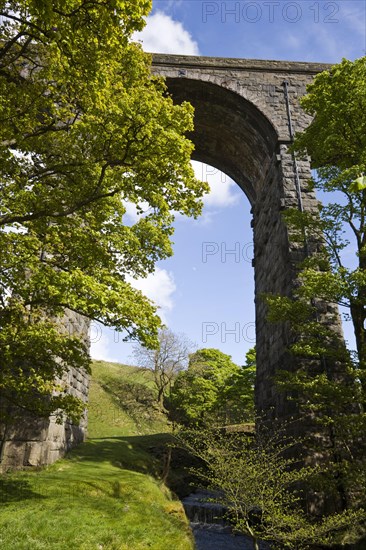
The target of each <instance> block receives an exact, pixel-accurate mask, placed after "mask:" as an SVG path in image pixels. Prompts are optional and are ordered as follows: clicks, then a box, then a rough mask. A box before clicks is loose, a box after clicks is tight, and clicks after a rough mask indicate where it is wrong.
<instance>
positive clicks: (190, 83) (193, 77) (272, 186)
mask: <svg viewBox="0 0 366 550" xmlns="http://www.w3.org/2000/svg"><path fill="white" fill-rule="evenodd" d="M325 68H327V66H325V65H322V66H319V65H316V64H306V63H290V62H270V61H268V62H267V61H258V60H240V59H231V60H230V59H218V58H200V57H184V56H170V55H156V56H154V59H153V71H154V72H155V73H156V74H160V75H162V76H164V77H165V78H166V82H167V86H168V91H169V93H171V95H172V97H173V100H174V101H176V102H178V103H180V102H182V101H184V100H186V101H189V102H190V103H192V105H193V106H194V108H195V130H194V132H193V133H192V134H191V135H190V136H189V137H190V138H191V139H192V141H193V143H194V144H195V152H194V154H193V158H194V159H195V160H199V161H202V162H206V163H208V164H210V165H212V166H214V167H216V168H218V169H220V170H222V171H223V172H225V173H226V174H227V175H229V176H230V177H231V178H232V179H233V180H234V181H236V183H237V184H238V185H239V186H240V187H241V189H242V190H243V191H244V192H245V194H246V195H247V197H248V199H249V201H250V203H251V206H252V209H251V212H252V215H253V219H252V227H253V239H254V261H253V263H254V271H255V311H256V342H257V379H256V404H257V408H258V409H259V411H262V412H265V414H266V415H267V416H268V414H270V416H272V415H273V416H274V417H280V418H286V417H288V416H289V415H291V413H292V409H293V403H291V402H289V401H288V400H287V399H286V395H284V394H283V393H279V392H278V391H277V389H276V385H275V382H274V375H275V374H276V372H277V370H279V369H288V370H292V369H293V368H295V363H296V359H295V358H294V357H293V356H291V355H290V354H289V352H288V345H289V343H290V342H291V339H292V334H291V331H290V328H289V326H288V324H285V323H284V324H276V325H273V324H270V323H269V322H268V320H267V309H266V306H265V303H264V301H263V297H262V296H263V294H267V293H270V294H281V295H291V293H292V291H293V289H294V286H295V285H296V284H297V275H298V270H299V263H300V262H301V261H302V260H303V259H304V254H305V251H304V249H303V247H302V246H299V244H298V243H297V242H292V240H291V235H290V234H289V232H288V229H287V227H286V225H285V223H284V220H283V216H282V212H283V211H284V210H286V209H287V208H290V207H298V206H299V205H300V204H301V207H302V208H303V209H304V210H307V211H311V210H317V207H318V201H317V199H316V197H315V195H314V193H313V192H312V191H311V190H309V189H308V185H307V182H308V180H309V179H310V177H311V172H310V159H308V160H302V161H294V158H293V156H292V154H291V153H290V152H289V151H288V146H289V144H290V143H291V135H292V132H293V131H297V130H301V129H302V128H304V127H305V126H306V125H307V124H308V123H309V118H308V117H307V116H306V115H305V113H304V112H303V111H302V109H301V107H300V103H299V98H300V97H301V95H303V93H304V92H305V87H306V84H307V83H309V82H311V80H312V78H313V76H314V74H316V73H317V72H319V71H320V70H324V69H325ZM238 237H239V238H240V236H238ZM325 309H326V314H325V315H324V316H323V317H322V319H321V321H324V322H326V323H327V325H328V326H329V325H330V324H333V326H334V329H335V330H336V331H337V332H338V333H339V332H340V333H341V325H340V319H339V315H338V310H337V307H336V306H334V305H332V304H327V307H326V308H325ZM269 411H271V412H270V413H269Z"/></svg>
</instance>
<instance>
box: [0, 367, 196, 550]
mask: <svg viewBox="0 0 366 550" xmlns="http://www.w3.org/2000/svg"><path fill="white" fill-rule="evenodd" d="M127 390H129V391H127ZM126 392H127V393H126ZM152 397H153V384H152V380H151V377H150V376H149V373H145V372H143V371H141V370H140V369H135V368H133V367H124V366H120V365H116V364H106V363H102V362H96V363H95V365H94V367H93V382H92V387H91V392H90V407H89V426H90V430H89V440H88V441H87V442H86V443H85V444H83V445H81V446H80V447H78V448H77V449H75V450H74V451H73V452H72V453H70V454H69V455H68V456H67V457H66V458H65V459H63V460H61V461H58V462H57V463H55V464H53V465H52V466H50V467H48V468H45V469H42V470H39V471H37V472H34V471H33V472H18V473H13V474H7V475H5V476H3V477H2V478H0V479H1V498H0V502H1V514H0V547H1V548H2V549H4V550H15V549H17V550H18V549H19V550H30V549H32V550H41V549H42V550H43V549H47V550H49V549H52V550H71V549H72V550H74V549H75V550H76V549H80V550H93V549H96V550H140V549H141V550H145V549H148V548H149V549H155V550H165V549H167V550H168V549H170V548H174V549H175V550H192V549H193V548H194V544H193V542H192V538H191V534H190V531H189V528H188V525H187V522H186V519H185V516H184V513H183V511H182V508H181V505H180V502H179V501H177V500H176V499H174V498H173V496H172V495H171V493H170V492H169V490H168V489H167V488H166V487H165V485H164V484H163V483H162V481H160V480H161V476H162V473H163V470H164V456H160V457H158V458H157V455H156V452H152V451H151V450H152V449H154V450H156V448H158V447H161V448H163V444H164V442H165V441H167V440H168V439H169V426H168V425H167V423H166V421H165V418H164V417H163V416H162V415H161V414H160V413H159V412H158V410H157V409H156V408H154V404H153V402H152Z"/></svg>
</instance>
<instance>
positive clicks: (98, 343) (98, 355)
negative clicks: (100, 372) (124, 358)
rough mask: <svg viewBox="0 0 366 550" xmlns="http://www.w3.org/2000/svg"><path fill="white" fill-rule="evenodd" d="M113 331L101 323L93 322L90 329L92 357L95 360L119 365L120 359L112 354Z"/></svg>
mask: <svg viewBox="0 0 366 550" xmlns="http://www.w3.org/2000/svg"><path fill="white" fill-rule="evenodd" d="M111 335H112V329H109V328H107V327H105V326H103V325H101V324H100V323H95V322H93V323H92V324H91V327H90V355H91V356H92V358H93V359H98V360H99V361H109V362H111V363H117V362H118V359H117V358H116V357H113V356H112V355H111V353H110V348H111V345H112V342H111V339H110V336H111Z"/></svg>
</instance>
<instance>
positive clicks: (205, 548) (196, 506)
mask: <svg viewBox="0 0 366 550" xmlns="http://www.w3.org/2000/svg"><path fill="white" fill-rule="evenodd" d="M213 497H214V494H213V493H210V492H209V491H203V490H200V491H197V492H196V493H192V494H190V495H189V496H187V497H185V498H183V499H182V504H183V506H184V510H185V513H186V516H187V517H188V519H189V521H190V524H191V529H192V532H193V535H194V539H195V542H196V548H197V550H252V549H253V543H252V542H251V539H250V538H249V537H246V536H245V535H237V534H234V533H233V532H232V529H231V527H230V525H229V524H228V522H227V521H226V520H225V519H224V514H225V509H224V507H223V506H221V504H217V503H215V502H207V499H209V498H213ZM269 548H270V546H269V545H268V544H267V543H260V549H261V550H269Z"/></svg>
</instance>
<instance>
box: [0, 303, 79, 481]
mask: <svg viewBox="0 0 366 550" xmlns="http://www.w3.org/2000/svg"><path fill="white" fill-rule="evenodd" d="M60 329H61V330H62V331H63V332H66V333H71V334H80V335H81V337H82V339H83V340H84V342H85V343H86V345H88V346H89V322H88V320H87V319H85V317H82V316H81V315H77V314H75V313H72V312H70V311H69V312H67V314H65V316H64V318H63V320H62V322H61V324H60ZM62 383H63V384H64V385H65V387H66V388H67V391H68V393H70V394H71V395H74V396H75V397H78V398H80V399H82V400H83V401H84V402H85V404H86V403H87V401H88V393H89V375H88V374H87V373H86V372H85V371H84V370H83V369H76V368H71V369H70V370H69V371H68V372H67V373H66V374H65V377H64V378H63V380H62ZM0 420H1V419H0ZM86 429H87V409H85V413H84V415H83V418H82V420H81V422H80V424H78V425H75V424H73V423H72V422H71V421H70V420H69V419H67V418H65V420H64V422H63V423H62V424H57V423H56V417H55V416H54V415H53V416H51V417H50V418H38V419H37V418H35V417H34V416H24V418H23V419H22V421H21V422H19V423H17V424H15V425H13V426H11V427H6V426H4V425H2V424H1V422H0V441H2V442H3V443H2V453H1V454H2V459H1V462H0V472H1V471H6V470H8V469H15V468H24V467H27V466H42V465H46V464H52V462H55V460H58V459H59V458H61V457H62V456H64V454H65V453H66V452H67V451H69V450H70V449H72V448H73V447H75V445H78V444H79V443H82V442H83V441H84V439H85V436H86Z"/></svg>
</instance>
